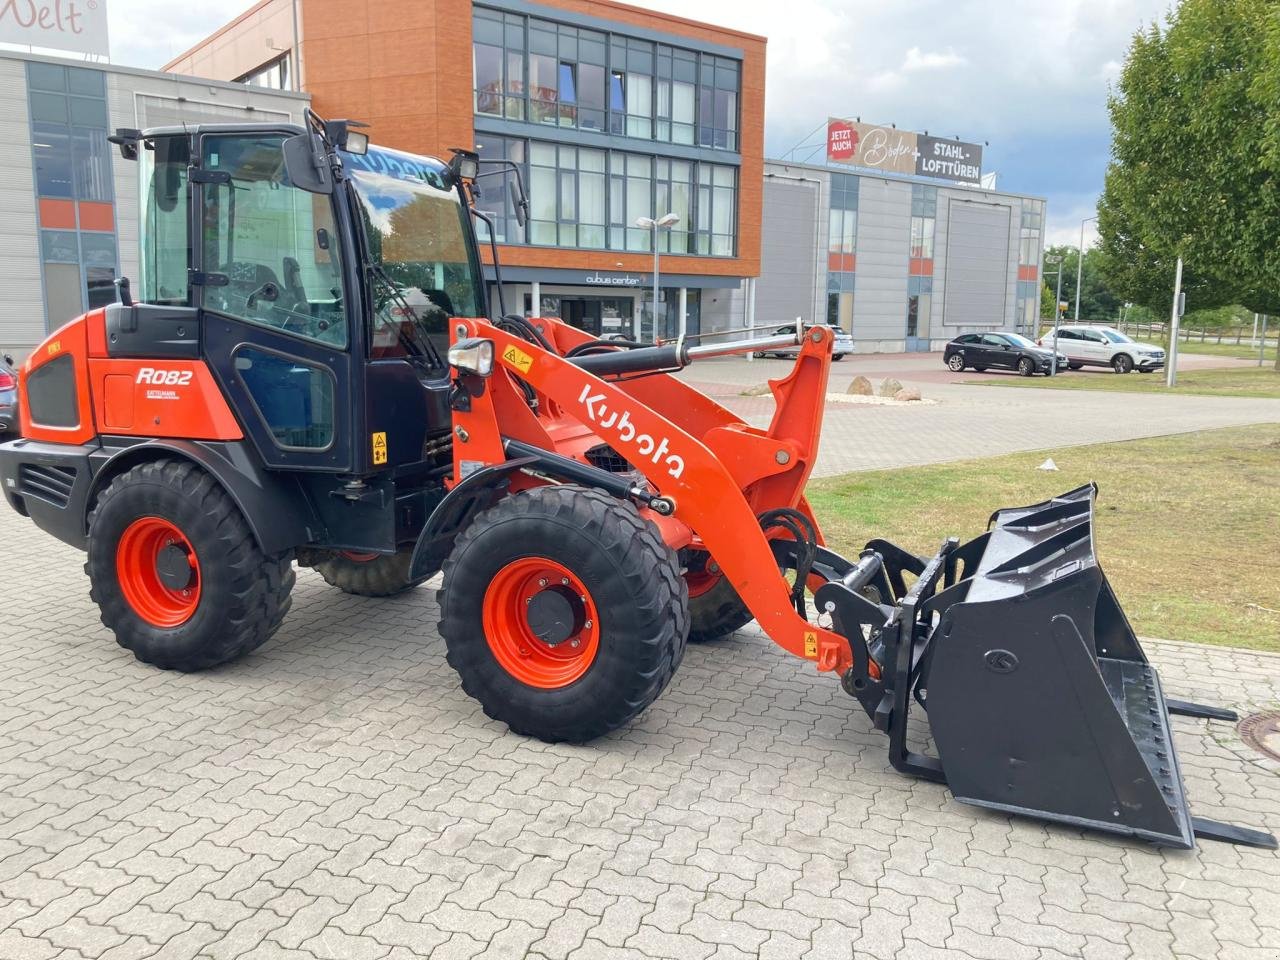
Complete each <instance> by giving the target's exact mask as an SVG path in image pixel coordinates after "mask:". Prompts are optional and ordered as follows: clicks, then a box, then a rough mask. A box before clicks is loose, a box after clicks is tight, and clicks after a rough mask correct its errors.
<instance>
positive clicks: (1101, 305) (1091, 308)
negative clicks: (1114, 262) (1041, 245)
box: [1040, 245, 1123, 322]
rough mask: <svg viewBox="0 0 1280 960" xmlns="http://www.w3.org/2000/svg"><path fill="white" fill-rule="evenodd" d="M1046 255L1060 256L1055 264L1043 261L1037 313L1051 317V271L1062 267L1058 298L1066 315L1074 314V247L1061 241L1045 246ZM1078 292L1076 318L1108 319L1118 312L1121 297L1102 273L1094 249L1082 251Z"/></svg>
mask: <svg viewBox="0 0 1280 960" xmlns="http://www.w3.org/2000/svg"><path fill="white" fill-rule="evenodd" d="M1045 256H1046V257H1061V258H1062V263H1060V264H1059V265H1058V266H1056V267H1055V266H1049V265H1048V264H1046V265H1045V276H1044V279H1043V283H1042V285H1041V295H1040V303H1041V316H1042V317H1046V318H1048V319H1052V318H1053V299H1054V294H1055V292H1056V291H1057V288H1058V278H1057V277H1056V276H1053V275H1052V273H1051V271H1053V270H1056V269H1059V268H1061V270H1062V299H1063V300H1065V301H1066V302H1067V304H1068V307H1067V313H1066V316H1067V317H1069V318H1073V317H1075V309H1076V270H1077V269H1078V268H1079V264H1080V259H1079V256H1080V255H1079V251H1077V250H1076V248H1075V247H1069V246H1065V245H1059V246H1052V247H1048V248H1047V249H1046V250H1045ZM1083 274H1084V276H1083V279H1082V282H1081V293H1080V319H1081V320H1090V321H1095V322H1104V321H1112V320H1115V319H1116V315H1117V314H1118V313H1119V312H1120V307H1121V306H1122V304H1123V298H1122V297H1120V296H1118V295H1117V294H1116V293H1115V292H1114V291H1113V290H1112V288H1111V285H1110V283H1109V282H1108V281H1107V279H1106V278H1105V277H1104V276H1103V273H1102V270H1101V259H1100V258H1099V255H1098V251H1097V250H1096V249H1089V250H1086V251H1085V255H1084V271H1083Z"/></svg>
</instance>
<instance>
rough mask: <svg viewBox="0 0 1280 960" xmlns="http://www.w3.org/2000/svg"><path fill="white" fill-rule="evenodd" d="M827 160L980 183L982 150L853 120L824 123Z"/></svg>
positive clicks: (890, 171)
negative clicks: (825, 126)
mask: <svg viewBox="0 0 1280 960" xmlns="http://www.w3.org/2000/svg"><path fill="white" fill-rule="evenodd" d="M827 159H828V160H829V161H832V162H834V163H847V164H850V165H851V166H855V167H866V168H867V169H870V170H882V171H884V172H886V173H905V174H912V175H915V176H918V177H933V178H934V179H938V180H953V181H956V182H958V183H980V182H981V181H982V147H980V146H979V145H978V144H976V143H964V142H962V141H960V140H944V139H942V138H940V137H930V136H927V135H925V134H920V133H912V132H911V131H909V130H898V129H896V128H895V127H881V126H875V125H874V124H870V123H859V122H856V121H853V120H838V119H836V118H834V117H832V118H831V119H829V120H828V121H827Z"/></svg>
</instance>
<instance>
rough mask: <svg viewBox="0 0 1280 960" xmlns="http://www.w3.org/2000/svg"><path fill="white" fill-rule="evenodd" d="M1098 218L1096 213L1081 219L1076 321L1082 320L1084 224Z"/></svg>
mask: <svg viewBox="0 0 1280 960" xmlns="http://www.w3.org/2000/svg"><path fill="white" fill-rule="evenodd" d="M1097 219H1098V218H1097V216H1096V215H1095V216H1092V217H1085V218H1084V219H1083V220H1081V221H1080V254H1079V257H1078V258H1077V260H1076V323H1079V322H1080V281H1081V280H1082V279H1083V278H1084V225H1085V224H1086V223H1088V222H1089V221H1090V220H1097Z"/></svg>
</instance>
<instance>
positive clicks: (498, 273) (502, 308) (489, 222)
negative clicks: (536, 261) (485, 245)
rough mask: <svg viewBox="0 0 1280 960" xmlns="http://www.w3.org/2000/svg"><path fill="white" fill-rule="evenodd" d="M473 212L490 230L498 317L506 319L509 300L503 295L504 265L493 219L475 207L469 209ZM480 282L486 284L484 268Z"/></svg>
mask: <svg viewBox="0 0 1280 960" xmlns="http://www.w3.org/2000/svg"><path fill="white" fill-rule="evenodd" d="M467 209H468V210H470V211H471V215H472V216H474V217H475V218H476V219H477V220H481V221H483V222H484V224H485V225H486V226H487V227H488V228H489V252H490V254H492V255H493V281H494V283H496V284H497V285H498V316H500V317H505V316H506V315H507V300H506V297H505V296H503V293H502V265H501V264H500V263H499V262H498V241H497V240H496V239H495V238H494V236H495V235H494V225H493V218H492V217H491V216H489V215H488V214H487V213H481V212H480V211H479V210H477V209H476V208H475V207H473V206H469V205H468V207H467ZM480 281H481V282H482V283H483V282H484V267H483V265H482V266H481V268H480Z"/></svg>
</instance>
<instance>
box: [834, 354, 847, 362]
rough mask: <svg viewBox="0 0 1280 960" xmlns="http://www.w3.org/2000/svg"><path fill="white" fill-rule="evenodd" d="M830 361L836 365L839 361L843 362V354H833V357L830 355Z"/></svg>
mask: <svg viewBox="0 0 1280 960" xmlns="http://www.w3.org/2000/svg"><path fill="white" fill-rule="evenodd" d="M831 359H832V360H834V361H836V362H837V363H839V362H840V361H841V360H843V359H844V354H843V353H836V354H833V355H832V357H831Z"/></svg>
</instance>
